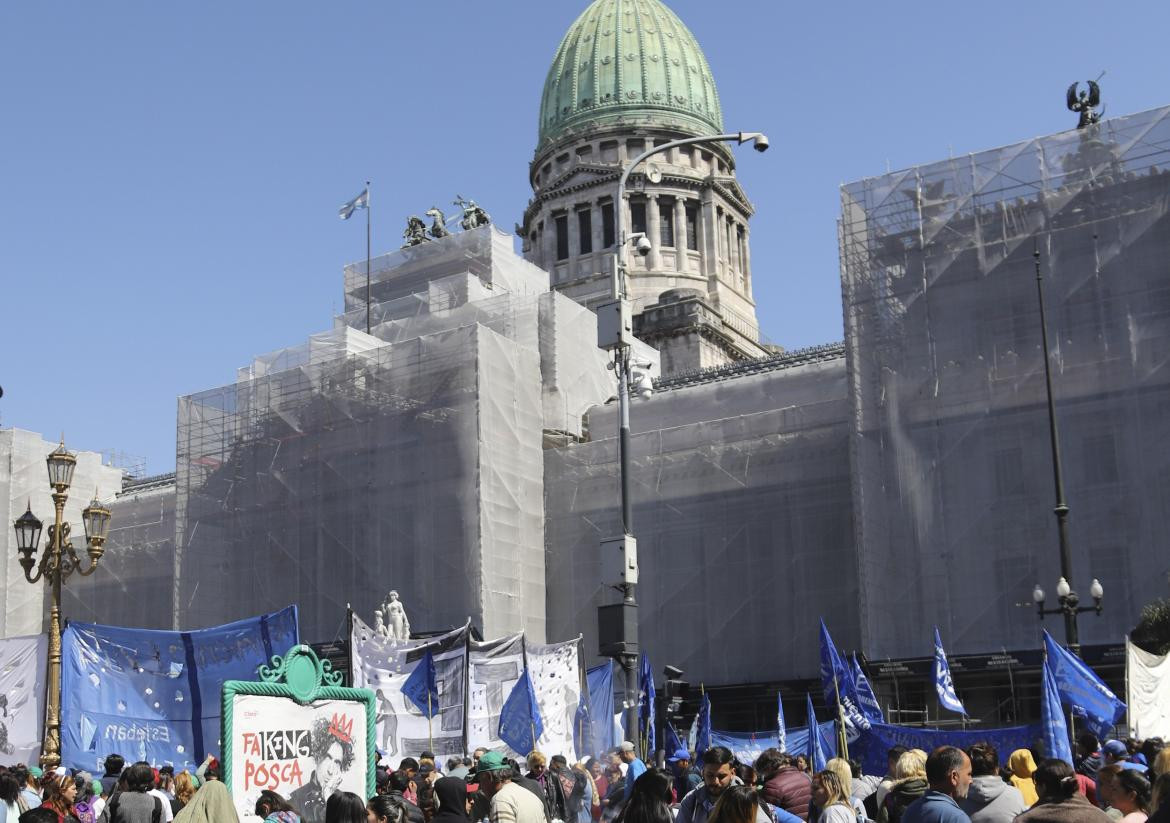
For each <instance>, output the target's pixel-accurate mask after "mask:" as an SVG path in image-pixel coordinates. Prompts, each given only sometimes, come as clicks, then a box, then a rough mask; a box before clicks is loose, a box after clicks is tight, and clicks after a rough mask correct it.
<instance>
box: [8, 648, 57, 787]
mask: <svg viewBox="0 0 1170 823" xmlns="http://www.w3.org/2000/svg"><path fill="white" fill-rule="evenodd" d="M47 660H48V638H46V637H45V635H43V634H38V635H34V636H31V637H9V638H5V639H3V640H0V760H2V761H3V762H5V763H24V764H25V765H28V766H35V765H36V764H37V760H38V759H39V758H40V755H41V728H42V725H43V721H44V718H45V700H44V698H45V689H44V686H43V685H42V684H43V683H44V682H45V681H44V672H45V667H46V662H47Z"/></svg>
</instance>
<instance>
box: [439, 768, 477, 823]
mask: <svg viewBox="0 0 1170 823" xmlns="http://www.w3.org/2000/svg"><path fill="white" fill-rule="evenodd" d="M434 789H435V805H436V806H438V807H439V810H438V811H437V812H435V816H434V817H432V818H431V823H470V821H471V818H470V817H468V816H467V781H466V780H464V779H463V778H461V777H440V778H439V779H438V780H436V781H435V785H434Z"/></svg>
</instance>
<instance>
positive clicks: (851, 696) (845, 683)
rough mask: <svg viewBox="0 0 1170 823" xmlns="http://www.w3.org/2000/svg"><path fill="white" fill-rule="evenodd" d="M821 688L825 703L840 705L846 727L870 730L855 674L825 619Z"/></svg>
mask: <svg viewBox="0 0 1170 823" xmlns="http://www.w3.org/2000/svg"><path fill="white" fill-rule="evenodd" d="M821 688H822V689H823V690H824V693H825V703H827V704H828V705H829V706H836V705H837V704H838V703H840V705H841V714H842V715H843V716H844V718H845V725H846V726H851V727H853V728H855V729H868V728H869V718H867V717H866V716H865V713H864V712H862V711H861V709H860V708H859V707H858V702H859V701H858V699H857V687H856V686H855V685H854V683H853V673H852V672H851V671H850V670H849V666H847V665H846V664H845V661H843V660H842V659H841V655H840V654H839V653H838V652H837V647H836V645H834V644H833V638H832V637H830V636H829V629H828V627H827V626H825V621H824V619H822V620H821Z"/></svg>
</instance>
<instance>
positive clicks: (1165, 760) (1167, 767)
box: [1150, 746, 1170, 778]
mask: <svg viewBox="0 0 1170 823" xmlns="http://www.w3.org/2000/svg"><path fill="white" fill-rule="evenodd" d="M1150 772H1151V773H1152V774H1153V776H1154V777H1155V778H1157V777H1161V776H1162V775H1164V774H1166V773H1167V772H1170V746H1165V747H1163V748H1162V751H1160V752H1158V756H1157V757H1155V758H1154V762H1153V764H1151V766H1150Z"/></svg>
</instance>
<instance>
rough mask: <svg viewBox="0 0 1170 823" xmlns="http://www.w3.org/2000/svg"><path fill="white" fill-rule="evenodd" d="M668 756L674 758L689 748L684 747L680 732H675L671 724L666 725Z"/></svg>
mask: <svg viewBox="0 0 1170 823" xmlns="http://www.w3.org/2000/svg"><path fill="white" fill-rule="evenodd" d="M665 725H666V741H665V742H666V756H667V757H674V753H675V752H677V751H679V750H682V751H684V752H685V751H686V750H687V747H686V746H684V745H683V742H682V738H680V737H679V736H678V732H676V731H675V730H674V726H673V725H672V724H671V723H669V722H668V723H666V724H665Z"/></svg>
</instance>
